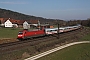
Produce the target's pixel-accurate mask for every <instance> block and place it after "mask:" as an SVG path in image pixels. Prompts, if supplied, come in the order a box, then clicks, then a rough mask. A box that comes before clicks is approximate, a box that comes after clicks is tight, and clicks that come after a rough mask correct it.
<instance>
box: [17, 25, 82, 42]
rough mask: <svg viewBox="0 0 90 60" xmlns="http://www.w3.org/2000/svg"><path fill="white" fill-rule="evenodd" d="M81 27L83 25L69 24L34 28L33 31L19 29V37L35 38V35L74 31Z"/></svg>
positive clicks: (21, 38) (20, 38)
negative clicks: (40, 28)
mask: <svg viewBox="0 0 90 60" xmlns="http://www.w3.org/2000/svg"><path fill="white" fill-rule="evenodd" d="M79 28H81V25H76V26H67V27H60V28H45V29H42V30H32V31H29V30H27V29H26V30H22V31H19V33H18V36H17V39H19V40H23V39H28V38H33V37H40V36H46V35H53V34H57V33H64V32H69V31H73V30H76V29H79Z"/></svg>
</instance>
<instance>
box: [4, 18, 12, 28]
mask: <svg viewBox="0 0 90 60" xmlns="http://www.w3.org/2000/svg"><path fill="white" fill-rule="evenodd" d="M4 24H5V27H13V24H12V22H10V20H9V19H8V20H7V21H6V22H5V23H4Z"/></svg>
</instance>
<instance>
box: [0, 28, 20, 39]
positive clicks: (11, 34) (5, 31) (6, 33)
mask: <svg viewBox="0 0 90 60" xmlns="http://www.w3.org/2000/svg"><path fill="white" fill-rule="evenodd" d="M20 30H21V29H19V28H16V29H13V28H0V38H17V34H18V32H19V31H20Z"/></svg>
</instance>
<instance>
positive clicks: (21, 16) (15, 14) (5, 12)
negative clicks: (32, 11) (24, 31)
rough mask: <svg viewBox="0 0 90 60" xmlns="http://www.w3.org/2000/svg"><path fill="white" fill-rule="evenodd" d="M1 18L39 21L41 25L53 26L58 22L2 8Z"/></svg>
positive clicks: (0, 10) (0, 11)
mask: <svg viewBox="0 0 90 60" xmlns="http://www.w3.org/2000/svg"><path fill="white" fill-rule="evenodd" d="M0 18H11V19H15V20H39V21H40V22H41V23H51V24H53V23H55V22H57V20H56V19H46V18H43V17H36V16H31V15H26V14H23V13H19V12H15V11H11V10H7V9H2V8H0ZM59 21H63V20H59Z"/></svg>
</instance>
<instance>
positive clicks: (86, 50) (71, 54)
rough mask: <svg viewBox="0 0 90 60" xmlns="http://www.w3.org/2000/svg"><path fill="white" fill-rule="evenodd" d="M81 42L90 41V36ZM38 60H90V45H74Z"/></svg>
mask: <svg viewBox="0 0 90 60" xmlns="http://www.w3.org/2000/svg"><path fill="white" fill-rule="evenodd" d="M80 41H90V34H88V35H86V36H84V37H83V38H81V39H80ZM37 60H90V44H79V45H74V46H71V47H68V48H65V49H63V50H60V51H57V52H55V53H52V54H50V55H47V56H45V57H42V58H40V59H37Z"/></svg>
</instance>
